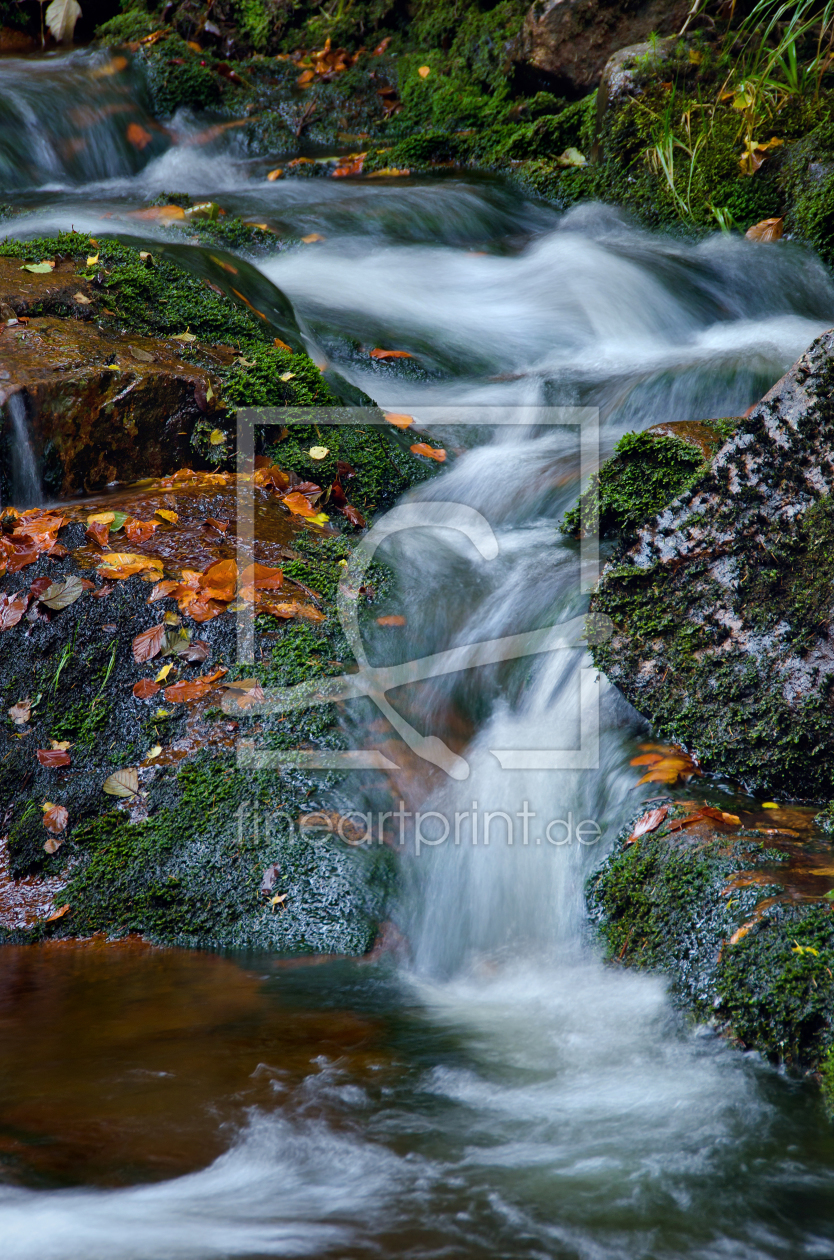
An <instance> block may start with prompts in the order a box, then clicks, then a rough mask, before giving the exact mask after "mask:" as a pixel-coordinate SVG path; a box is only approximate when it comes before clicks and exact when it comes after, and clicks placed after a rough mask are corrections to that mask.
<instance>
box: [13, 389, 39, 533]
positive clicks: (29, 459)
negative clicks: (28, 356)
mask: <svg viewBox="0 0 834 1260" xmlns="http://www.w3.org/2000/svg"><path fill="white" fill-rule="evenodd" d="M6 410H7V412H8V415H9V420H10V421H11V432H10V438H11V442H10V448H11V487H12V488H11V498H12V503H13V504H14V505H15V507H18V508H27V507H35V506H36V505H37V504H39V503H40V502H41V500H42V498H43V490H42V487H41V474H40V468H39V467H38V459H37V456H36V455H35V451H34V449H33V447H32V435H31V432H30V428H29V417H28V416H27V414H26V396H25V394H24V393H23V392H19V393H16V394H12V395H11V397H10V398H9V400H8V402H7V403H6Z"/></svg>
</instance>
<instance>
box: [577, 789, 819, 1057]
mask: <svg viewBox="0 0 834 1260" xmlns="http://www.w3.org/2000/svg"><path fill="white" fill-rule="evenodd" d="M652 804H653V805H654V804H655V802H653V803H652ZM668 804H669V806H670V808H669V811H668V813H667V815H666V817H665V819H664V820H663V821H662V822H661V824H660V825H659V826H658V827H657V828H656V829H655V830H654V831H651V832H649V833H646V834H643V835H641V836H640V837H639V839H637V840H636V841H635V842H632V843H630V842H629V840H630V836H631V835H632V834H634V831H635V830H636V827H635V823H636V822H637V818H635V819H633V820H632V821H631V822H630V823H629V825H628V826H627V827H625V828H624V829H623V830H622V831H621V832H620V834H619V836H618V837H617V840H616V842H615V845H614V848H613V850H612V852H611V854H610V856H609V857H608V858H606V860H605V862H604V863H603V865H602V867H601V868H600V870H599V871H597V872H596V873H595V874H594V875H593V876H592V877H591V879H590V880H589V881H588V885H587V889H586V896H587V902H588V907H589V911H590V915H591V919H592V921H593V922H594V923H595V925H596V928H597V931H598V933H599V935H600V938H601V940H602V943H603V946H604V948H605V950H606V953H607V955H608V957H609V958H610V959H611V960H612V961H615V960H616V961H617V962H619V963H621V964H622V965H625V966H632V967H637V968H640V969H647V970H655V971H662V972H664V973H665V974H666V975H668V976H669V978H670V981H671V994H672V997H673V999H674V1000H675V1001H676V1002H677V1004H678V1005H679V1006H681V1007H682V1008H684V1009H685V1010H686V1011H688V1012H689V1013H690V1014H691V1015H693V1016H694V1017H695V1018H697V1019H698V1020H699V1021H702V1022H706V1023H708V1024H710V1025H711V1026H712V1027H714V1028H715V1029H716V1030H717V1031H719V1032H721V1033H722V1034H723V1035H725V1036H727V1037H730V1038H731V1039H733V1040H734V1041H736V1042H737V1043H738V1044H739V1045H741V1046H743V1047H745V1048H747V1049H755V1050H758V1051H760V1052H761V1053H762V1054H764V1055H765V1056H766V1057H768V1058H769V1059H771V1060H772V1061H774V1062H777V1063H782V1064H786V1065H789V1066H791V1067H793V1068H796V1069H800V1070H806V1071H807V1070H815V1069H817V1068H819V1067H821V1066H823V1067H824V1066H825V1065H826V1063H827V1062H828V1061H830V1060H831V1059H832V1047H834V1019H832V1011H834V915H833V914H832V897H834V865H832V855H831V843H830V839H829V838H828V837H827V836H825V835H823V834H822V833H821V832H820V831H819V830H818V829H817V827H816V825H815V822H814V813H815V811H814V810H812V809H802V808H797V807H793V808H787V807H781V808H768V809H764V808H762V807H761V806H757V805H756V804H754V803H753V802H752V801H751V802H748V803H747V808H746V809H744V808H741V809H739V811H738V812H737V813H735V814H733V813H730V812H727V813H726V814H725V818H726V819H727V820H728V821H720V820H719V821H716V819H715V818H714V817H713V818H711V817H704V816H703V815H700V816H699V810H700V808H701V805H702V802H700V801H692V800H687V801H685V802H683V801H679V802H677V803H674V802H673V801H672V800H671V798H670V799H669V800H668ZM724 808H725V810H726V809H727V806H726V805H725V807H724ZM729 808H730V809H733V808H734V807H733V806H730V807H729ZM720 812H721V811H720V810H716V809H713V810H712V813H713V814H720ZM733 820H735V821H733Z"/></svg>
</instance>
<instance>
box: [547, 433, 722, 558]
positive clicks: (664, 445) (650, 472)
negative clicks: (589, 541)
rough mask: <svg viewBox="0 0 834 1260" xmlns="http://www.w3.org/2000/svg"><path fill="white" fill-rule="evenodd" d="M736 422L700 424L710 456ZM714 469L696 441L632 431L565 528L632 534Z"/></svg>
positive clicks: (571, 512)
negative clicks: (710, 467) (711, 468)
mask: <svg viewBox="0 0 834 1260" xmlns="http://www.w3.org/2000/svg"><path fill="white" fill-rule="evenodd" d="M735 423H736V422H735V421H733V420H729V421H726V420H714V421H709V422H708V424H706V423H705V424H703V425H699V426H698V429H699V437H701V439H702V442H704V443H705V444H706V447H707V452H708V453H710V454H712V453H714V452H715V451H716V450H717V449H718V447H719V446H720V445H721V444H722V442H723V441H725V440H726V438H727V437H729V435H730V433H731V432H732V429H733V428H734V427H735ZM701 429H703V430H704V434H703V435H701V434H700V430H701ZM710 439H711V440H710ZM708 466H709V460H708V458H707V453H705V451H704V449H703V448H702V446H701V445H696V444H695V443H693V442H692V441H687V440H684V439H681V438H678V437H672V436H668V435H666V434H662V433H653V432H652V431H651V430H648V431H645V432H643V433H626V435H625V436H624V437H622V438H621V439H620V441H619V442H618V443H617V445H616V447H615V448H614V455H613V456H612V458H611V459H609V460H607V461H606V462H605V463H604V464H603V466H602V468H601V469H600V471H599V473H598V474H596V475H595V476H594V477H592V478H591V484H590V486H589V487H588V489H587V490H586V491H585V492H584V494H583V495H582V497H581V498H580V500H579V503H578V504H577V505H576V507H574V508H571V509H570V510H569V511H568V512H566V513H565V517H564V521H563V522H562V530H563V532H564V533H568V534H576V533H578V532H579V531H582V532H584V533H596V532H597V530H598V532H599V534H600V536H604V535H605V534H609V533H619V532H624V533H632V532H633V531H634V530H635V529H636V528H637V527H638V526H640V525H642V524H644V523H645V522H646V521H648V520H650V519H651V518H652V517H653V516H656V515H657V514H658V513H659V512H660V511H662V509H663V508H664V507H666V506H667V504H669V503H671V502H672V500H673V499H676V498H677V497H678V495H680V494H683V492H684V491H685V490H687V489H689V487H690V486H693V485H694V484H695V482H696V481H697V480H698V479H699V478H700V477H702V476H703V474H704V473H705V471H706V470H707V468H708ZM643 572H645V571H643ZM621 576H624V574H622V573H621Z"/></svg>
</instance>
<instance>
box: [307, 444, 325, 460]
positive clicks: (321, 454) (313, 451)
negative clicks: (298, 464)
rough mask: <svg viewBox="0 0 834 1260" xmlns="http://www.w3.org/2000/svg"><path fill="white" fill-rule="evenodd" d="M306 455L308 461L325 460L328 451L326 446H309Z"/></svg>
mask: <svg viewBox="0 0 834 1260" xmlns="http://www.w3.org/2000/svg"><path fill="white" fill-rule="evenodd" d="M307 454H308V455H309V456H310V459H316V460H319V459H327V456H328V455H329V454H330V451H329V450H328V448H327V447H326V446H311V447H310V449H309V451H308V452H307Z"/></svg>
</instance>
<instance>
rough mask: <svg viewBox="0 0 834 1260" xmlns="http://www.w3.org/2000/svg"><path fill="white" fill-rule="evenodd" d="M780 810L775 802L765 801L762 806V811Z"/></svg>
mask: <svg viewBox="0 0 834 1260" xmlns="http://www.w3.org/2000/svg"><path fill="white" fill-rule="evenodd" d="M778 808H779V806H778V805H777V804H776V802H775V801H764V802H763V804H762V809H778Z"/></svg>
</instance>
